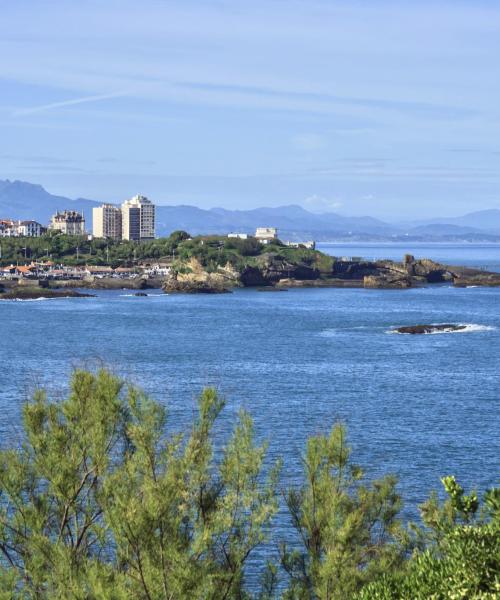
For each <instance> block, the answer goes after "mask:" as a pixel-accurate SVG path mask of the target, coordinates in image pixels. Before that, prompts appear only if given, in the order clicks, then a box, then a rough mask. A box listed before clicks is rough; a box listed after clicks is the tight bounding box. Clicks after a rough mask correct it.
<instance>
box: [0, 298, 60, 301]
mask: <svg viewBox="0 0 500 600" xmlns="http://www.w3.org/2000/svg"><path fill="white" fill-rule="evenodd" d="M60 299H61V298H45V297H42V298H0V300H2V301H3V302H41V301H42V300H60Z"/></svg>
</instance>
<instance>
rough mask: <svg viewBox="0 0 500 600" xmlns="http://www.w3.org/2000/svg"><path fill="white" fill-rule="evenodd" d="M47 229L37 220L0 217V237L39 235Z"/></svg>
mask: <svg viewBox="0 0 500 600" xmlns="http://www.w3.org/2000/svg"><path fill="white" fill-rule="evenodd" d="M46 231H47V228H46V227H44V226H43V225H42V224H41V223H38V222H37V221H14V220H12V219H0V237H3V238H10V237H40V236H41V235H42V234H43V233H45V232H46Z"/></svg>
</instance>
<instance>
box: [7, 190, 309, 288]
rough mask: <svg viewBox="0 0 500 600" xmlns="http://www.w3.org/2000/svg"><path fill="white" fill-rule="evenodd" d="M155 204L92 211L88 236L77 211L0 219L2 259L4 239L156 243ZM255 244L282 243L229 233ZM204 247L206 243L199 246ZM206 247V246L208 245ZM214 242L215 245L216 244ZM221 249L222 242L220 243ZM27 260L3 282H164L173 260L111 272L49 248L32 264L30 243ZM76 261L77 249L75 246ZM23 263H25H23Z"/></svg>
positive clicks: (270, 232) (141, 201)
mask: <svg viewBox="0 0 500 600" xmlns="http://www.w3.org/2000/svg"><path fill="white" fill-rule="evenodd" d="M155 212H156V211H155V205H154V204H153V202H152V201H151V200H149V199H148V198H147V197H146V196H143V195H136V196H134V197H132V198H131V199H129V200H126V201H125V202H123V203H122V204H121V206H117V205H114V204H109V203H105V204H102V205H101V206H99V207H95V208H93V211H92V231H91V232H88V231H87V228H86V221H85V215H84V212H83V211H81V212H79V211H76V210H63V211H57V212H56V213H55V214H54V215H53V216H52V218H51V220H50V223H48V224H47V225H43V224H41V223H38V222H37V221H34V220H24V221H21V220H14V219H8V218H3V219H0V260H1V259H2V246H1V238H40V237H41V236H43V235H57V234H62V235H65V236H74V237H76V236H78V237H81V238H83V239H86V240H89V241H91V240H99V239H102V240H108V241H109V242H113V243H120V242H122V241H123V242H137V243H141V242H148V241H152V240H155V237H156V236H155ZM251 238H253V239H255V240H257V241H258V242H259V243H260V244H262V246H267V245H269V244H271V243H273V242H277V241H278V229H277V228H276V227H257V228H256V230H255V233H248V232H231V233H229V234H227V239H228V240H242V241H243V240H249V239H251ZM201 243H202V244H203V243H204V242H203V241H202V242H201ZM207 243H208V242H207ZM213 243H214V242H212V244H213ZM216 243H218V244H219V245H221V244H222V242H220V241H219V242H216ZM279 243H282V244H283V245H284V246H286V247H290V248H299V247H300V248H305V249H309V250H314V249H315V246H316V244H315V242H314V241H305V242H300V243H298V242H291V241H284V242H281V241H280V242H279ZM22 250H23V251H24V258H25V260H24V261H22V260H21V261H19V260H17V261H16V264H13V263H12V264H4V265H3V266H0V278H1V279H4V280H27V281H29V280H38V281H55V282H57V281H78V280H80V281H92V280H95V279H103V278H110V279H117V280H134V279H138V278H141V279H156V278H161V277H166V276H168V275H169V273H170V271H171V265H172V260H173V257H165V258H164V260H159V261H157V262H154V261H151V260H147V261H140V260H133V261H132V262H133V264H131V265H128V266H123V265H122V266H115V267H113V266H112V265H111V264H109V263H110V261H109V254H108V257H107V260H106V261H105V262H106V264H100V265H95V264H85V265H75V264H66V263H65V262H64V261H61V260H57V259H54V258H53V257H52V256H51V254H50V252H49V250H48V249H47V252H46V255H45V256H44V257H37V259H36V260H33V259H32V260H28V259H29V258H31V257H30V255H29V253H30V248H29V243H28V242H26V246H25V247H24V248H23V249H22ZM76 255H77V259H78V256H79V247H78V246H77V247H76ZM21 263H22V264H21Z"/></svg>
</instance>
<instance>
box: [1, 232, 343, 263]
mask: <svg viewBox="0 0 500 600" xmlns="http://www.w3.org/2000/svg"><path fill="white" fill-rule="evenodd" d="M0 247H1V250H2V252H1V259H0V264H2V265H8V264H10V263H15V262H16V261H19V262H27V261H31V260H45V259H47V260H48V259H50V260H52V261H55V262H58V261H60V262H63V263H65V264H68V265H86V264H87V265H107V264H109V265H111V266H113V267H117V266H132V265H134V264H136V263H137V262H140V261H160V260H162V261H167V262H168V261H175V260H181V261H184V260H189V259H190V258H192V257H194V258H196V259H197V260H198V261H199V262H200V263H201V264H202V265H203V266H204V267H206V268H207V269H210V268H216V267H217V266H224V265H226V264H228V263H229V264H230V265H232V266H234V267H236V268H240V267H243V266H245V265H247V264H252V263H253V261H252V258H254V257H257V256H260V255H263V254H268V253H272V252H279V254H280V255H282V256H283V257H284V258H286V259H288V260H290V261H293V262H304V263H307V264H311V265H312V264H317V265H318V266H320V267H322V268H324V269H325V270H329V269H330V268H331V265H332V262H333V259H332V258H331V257H328V256H326V255H325V254H322V253H321V252H318V251H315V250H307V249H305V248H291V247H287V246H284V245H283V244H282V243H281V242H280V241H279V240H276V241H275V242H274V243H272V244H269V245H262V244H261V243H260V242H259V241H258V240H256V239H255V238H248V239H246V240H241V239H238V238H227V237H225V236H197V237H194V238H191V236H190V235H189V234H188V233H186V232H185V231H175V232H173V233H172V234H171V235H170V236H169V237H165V238H158V239H155V240H151V241H145V242H131V241H113V240H106V239H100V238H95V239H92V240H89V239H87V237H86V236H68V235H62V234H59V233H55V232H51V233H48V234H46V235H43V236H41V237H39V238H14V237H13V238H3V239H1V240H0Z"/></svg>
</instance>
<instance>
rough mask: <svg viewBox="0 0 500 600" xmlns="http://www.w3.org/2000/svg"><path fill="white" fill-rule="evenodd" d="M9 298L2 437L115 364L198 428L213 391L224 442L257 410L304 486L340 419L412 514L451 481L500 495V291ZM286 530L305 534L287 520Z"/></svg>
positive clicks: (1, 351)
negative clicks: (431, 331)
mask: <svg viewBox="0 0 500 600" xmlns="http://www.w3.org/2000/svg"><path fill="white" fill-rule="evenodd" d="M320 248H321V249H322V250H324V251H327V252H329V253H331V254H334V255H339V256H344V255H346V256H366V257H368V258H373V257H382V256H383V257H388V258H400V257H401V256H402V254H403V253H405V252H406V251H408V252H411V253H413V254H415V255H416V256H428V257H430V258H434V259H437V260H445V261H447V262H450V263H453V264H467V265H474V266H479V267H481V266H482V267H487V268H490V269H495V270H500V245H499V246H494V245H492V246H474V245H467V246H442V245H439V246H438V245H433V246H432V247H429V245H425V246H424V245H422V246H414V247H411V246H409V247H404V248H403V247H402V246H401V247H399V245H398V246H397V247H395V246H380V245H378V246H377V245H363V246H359V245H357V246H355V245H347V244H342V245H322V246H321V247H320ZM95 293H96V294H97V296H96V297H95V298H85V299H78V298H69V299H53V300H35V301H3V302H0V319H1V321H0V322H1V334H0V335H1V342H0V364H1V370H0V436H1V443H2V445H3V446H6V445H9V444H12V443H16V442H17V441H18V440H19V439H21V429H20V415H21V408H22V405H23V403H24V402H25V401H26V399H27V398H29V397H30V395H31V393H32V392H33V389H34V388H35V387H37V386H44V387H46V388H47V389H48V390H49V393H50V395H52V396H53V397H55V398H57V397H60V396H61V394H63V393H64V391H65V386H66V385H67V377H68V375H69V374H70V372H71V370H72V369H73V368H74V367H82V366H83V367H87V366H88V367H91V368H94V367H96V366H98V365H106V366H108V367H109V368H111V369H113V370H114V371H116V372H117V373H119V374H121V375H123V376H124V377H126V378H129V379H130V380H132V381H133V382H135V383H136V384H138V385H140V386H141V387H143V388H144V389H145V390H146V392H148V393H149V394H150V395H151V396H153V397H154V398H156V399H157V400H158V401H160V402H162V403H164V404H165V405H166V406H167V407H168V413H169V422H168V427H169V428H170V430H172V431H182V430H183V429H184V428H185V427H186V426H187V425H188V423H189V422H190V421H191V420H192V418H193V416H194V414H195V411H196V397H197V395H198V394H199V393H200V391H201V390H202V389H203V387H204V386H216V387H217V389H218V390H219V391H220V393H221V394H222V395H223V396H224V397H225V398H226V401H227V405H226V408H225V410H224V413H223V416H222V418H221V421H220V423H219V424H218V425H217V428H216V435H217V440H218V443H220V444H223V443H224V440H225V439H226V437H227V434H228V432H229V431H230V429H231V427H232V426H233V425H234V423H235V421H236V419H237V415H238V411H239V410H240V409H241V408H245V409H246V410H248V411H249V412H250V413H251V415H252V417H253V418H254V422H255V429H256V433H257V437H258V439H259V440H264V439H266V440H269V460H272V459H274V458H276V457H278V456H281V457H283V459H284V467H283V475H282V481H283V484H284V485H285V484H287V483H290V482H292V483H297V482H299V481H300V474H301V464H300V457H301V453H302V452H303V450H304V444H305V440H306V439H307V436H309V435H311V434H315V433H319V432H323V433H324V432H327V431H328V430H329V428H330V427H331V425H332V424H333V423H334V422H335V421H336V420H341V421H343V422H344V423H345V424H346V425H347V427H348V434H349V439H350V444H351V446H352V449H353V459H354V461H355V462H357V463H358V464H360V465H362V466H363V467H364V468H365V470H366V472H367V474H368V475H369V476H370V477H377V476H380V475H382V474H385V473H395V474H396V475H397V476H398V477H399V490H400V492H401V494H402V495H403V498H404V501H405V509H404V510H405V516H407V517H410V518H416V516H417V506H418V504H420V503H421V502H423V501H424V500H425V499H426V498H427V497H428V495H429V492H430V491H431V490H433V489H439V488H440V482H439V479H440V477H441V476H443V475H448V474H453V475H455V476H456V477H457V479H458V480H459V482H461V483H463V484H464V485H465V487H466V488H467V489H470V488H475V489H477V490H478V491H483V490H485V489H486V488H487V487H489V486H492V485H493V484H498V474H499V460H498V459H499V456H500V435H499V432H500V411H499V392H498V390H499V389H500V373H499V364H500V311H499V306H500V289H494V288H454V287H452V286H450V285H448V284H446V285H436V286H432V287H425V288H416V289H410V290H363V289H336V288H332V289H293V290H289V291H288V292H284V293H260V292H258V291H256V290H252V289H243V290H236V291H235V292H234V293H233V294H225V295H165V294H162V293H160V291H157V290H154V291H151V292H150V293H149V295H148V297H136V296H133V295H130V292H127V291H97V292H95ZM445 322H451V323H465V324H468V325H469V327H468V328H467V329H466V330H465V331H463V332H456V333H443V334H435V335H423V336H408V335H398V334H394V333H393V332H392V330H393V328H395V327H397V326H400V325H411V324H418V323H445ZM276 527H277V528H278V529H279V530H281V531H282V533H283V535H284V536H285V537H288V536H289V535H290V526H289V523H288V521H287V518H286V515H285V514H283V513H281V514H280V515H279V516H278V519H277V525H276Z"/></svg>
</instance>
